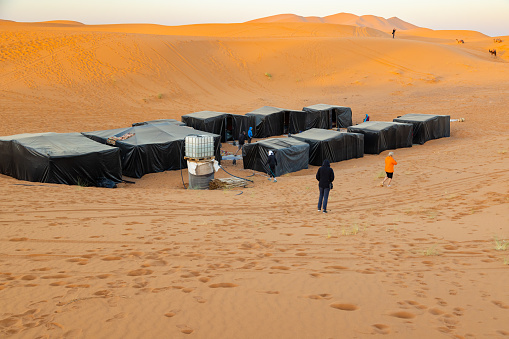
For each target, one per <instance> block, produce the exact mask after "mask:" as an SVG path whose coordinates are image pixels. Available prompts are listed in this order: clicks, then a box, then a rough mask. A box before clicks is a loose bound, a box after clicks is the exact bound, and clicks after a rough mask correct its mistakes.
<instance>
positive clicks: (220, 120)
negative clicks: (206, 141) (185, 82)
mask: <svg viewBox="0 0 509 339" xmlns="http://www.w3.org/2000/svg"><path fill="white" fill-rule="evenodd" d="M249 121H250V120H249V118H248V117H246V116H244V115H238V114H230V113H222V112H212V111H201V112H194V113H190V114H186V115H183V116H182V122H183V123H184V124H186V125H187V126H189V127H192V128H194V129H197V130H199V131H204V132H209V133H213V134H218V135H220V136H221V141H222V142H226V141H228V140H235V139H238V136H239V134H240V133H241V132H242V131H246V133H247V131H248V129H249V126H252V125H253V124H249Z"/></svg>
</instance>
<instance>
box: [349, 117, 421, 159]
mask: <svg viewBox="0 0 509 339" xmlns="http://www.w3.org/2000/svg"><path fill="white" fill-rule="evenodd" d="M412 128H413V127H412V124H404V123H399V122H385V121H366V122H363V123H362V124H359V125H355V126H350V127H348V129H347V131H348V132H353V133H362V134H364V153H365V154H380V153H381V152H383V151H385V150H387V149H395V148H401V147H412Z"/></svg>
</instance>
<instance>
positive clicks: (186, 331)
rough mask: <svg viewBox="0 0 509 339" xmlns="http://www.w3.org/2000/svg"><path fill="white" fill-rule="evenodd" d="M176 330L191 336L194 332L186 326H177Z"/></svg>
mask: <svg viewBox="0 0 509 339" xmlns="http://www.w3.org/2000/svg"><path fill="white" fill-rule="evenodd" d="M177 328H179V329H180V332H182V333H184V334H191V333H193V332H194V330H193V329H192V328H190V327H189V326H187V325H177Z"/></svg>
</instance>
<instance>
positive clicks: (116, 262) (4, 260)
mask: <svg viewBox="0 0 509 339" xmlns="http://www.w3.org/2000/svg"><path fill="white" fill-rule="evenodd" d="M286 17H287V19H288V20H285V17H284V16H283V17H279V18H276V19H274V18H272V19H267V20H261V21H258V22H257V21H255V22H248V23H242V24H210V25H191V26H179V27H166V26H158V25H149V24H143V25H142V24H138V25H134V24H132V25H129V24H126V25H104V26H88V25H83V24H81V23H78V22H72V21H54V22H45V23H18V22H11V21H0V44H1V45H2V47H1V49H0V91H1V95H0V119H1V123H0V135H2V136H5V135H13V134H18V133H35V132H79V131H94V130H101V129H110V128H119V127H125V126H130V125H131V123H133V122H138V121H146V120H152V119H161V118H173V119H180V116H181V115H184V114H188V113H192V112H196V111H201V110H211V111H221V112H231V113H237V114H245V113H247V112H250V111H252V110H254V109H257V108H259V107H262V106H275V107H282V108H289V109H297V110H299V109H302V107H304V106H309V105H313V104H318V103H325V104H332V105H343V106H349V107H351V108H352V110H353V114H354V116H353V120H354V123H359V122H361V121H362V119H363V117H364V114H366V113H367V114H369V115H370V117H371V120H379V121H392V119H393V118H395V117H397V116H400V115H403V114H406V113H430V114H447V115H450V116H451V118H453V119H454V118H456V119H457V118H464V119H465V121H464V122H452V123H451V137H450V138H443V139H438V140H432V141H428V142H427V143H425V144H424V145H414V146H413V147H411V148H405V149H397V150H395V151H394V152H395V158H396V160H397V161H398V165H397V166H396V171H395V176H394V181H393V185H392V187H391V188H381V187H379V183H380V181H381V179H380V178H379V176H380V173H381V172H382V171H383V162H384V158H385V156H387V153H388V151H386V152H383V153H381V154H380V155H365V156H364V157H363V158H360V159H355V160H348V161H343V162H339V163H334V164H332V168H333V169H334V171H335V173H336V180H335V186H334V189H333V191H332V192H331V195H330V199H329V209H330V212H329V213H328V214H322V213H318V212H317V210H316V202H317V198H318V189H317V182H316V180H315V173H316V170H317V167H314V166H310V168H309V169H307V170H303V171H300V172H297V173H291V174H287V175H284V176H282V177H281V178H278V182H277V183H273V182H269V181H268V180H267V178H266V177H265V176H264V174H263V173H258V172H256V173H255V174H254V175H253V172H252V171H249V170H243V169H242V165H241V164H237V166H233V165H232V163H231V161H225V162H224V163H223V165H224V167H225V169H227V170H228V171H229V172H231V173H233V174H235V175H237V176H241V177H249V178H250V179H252V180H253V183H252V184H250V185H249V186H248V187H246V188H239V189H232V190H224V191H220V190H215V191H193V190H184V189H183V185H182V179H181V173H180V172H179V171H172V172H164V173H155V174H149V175H146V176H144V177H143V178H141V179H137V180H134V181H135V182H136V183H135V184H120V185H119V188H117V189H100V188H92V187H79V186H66V185H52V184H41V183H31V182H25V181H19V180H16V179H13V178H10V177H7V176H2V175H0V192H1V193H2V194H1V195H0V229H1V236H0V244H1V246H0V337H9V338H11V337H12V338H190V337H194V338H371V337H378V336H381V337H382V336H385V337H390V338H497V337H508V336H509V321H507V319H509V289H508V286H509V246H507V249H506V250H503V249H500V250H497V249H496V248H495V247H496V241H495V239H498V240H499V241H502V240H504V239H505V240H509V171H508V169H509V133H508V131H509V122H508V121H509V120H508V109H509V101H508V96H509V53H508V48H509V47H508V46H509V36H501V37H497V38H500V39H501V40H502V43H495V42H494V41H493V38H494V37H489V36H486V35H484V34H481V33H479V32H473V31H459V30H458V31H435V30H431V29H427V28H420V27H415V26H413V25H410V24H409V25H410V26H405V27H406V28H408V29H400V30H398V31H397V33H396V38H395V39H392V35H391V34H390V33H391V32H390V31H384V30H379V29H376V28H373V27H374V26H373V27H369V25H367V24H366V22H368V23H369V22H370V20H372V21H373V22H375V21H376V20H375V19H376V17H372V16H367V17H363V18H362V20H361V21H359V20H360V18H352V17H345V16H344V15H343V19H344V20H346V19H348V20H350V21H349V23H350V25H348V24H346V25H345V24H338V23H337V22H335V23H334V22H333V23H331V22H330V20H329V21H327V20H325V21H324V20H318V19H309V20H305V18H304V19H299V18H297V19H298V20H296V19H295V16H291V15H290V16H286ZM322 19H323V18H322ZM336 19H338V18H336ZM396 19H397V18H396ZM338 20H339V19H338ZM398 20H399V19H398ZM360 23H362V24H360ZM392 23H393V24H394V23H395V21H394V20H393V21H392ZM403 23H404V22H403ZM405 27H403V28H405ZM508 33H509V32H508ZM456 39H462V40H464V42H465V43H464V44H458V43H457V42H456ZM492 48H496V49H497V57H496V58H495V57H493V56H490V54H489V53H488V49H492ZM223 148H224V149H225V150H230V151H231V150H234V149H235V147H234V146H232V145H229V144H223ZM0 161H1V159H0ZM187 175H188V174H187V172H186V171H185V170H184V171H183V173H182V177H183V179H184V181H185V182H187V181H188V180H187ZM228 176H229V175H228V174H226V173H224V172H223V171H220V172H218V173H216V177H228ZM501 247H503V246H501Z"/></svg>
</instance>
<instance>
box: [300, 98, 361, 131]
mask: <svg viewBox="0 0 509 339" xmlns="http://www.w3.org/2000/svg"><path fill="white" fill-rule="evenodd" d="M302 110H303V111H305V112H314V113H315V114H320V120H321V121H323V120H327V121H328V125H327V126H324V125H323V123H322V125H321V126H320V127H319V128H325V129H329V128H340V127H341V128H347V127H348V126H352V109H351V108H350V107H344V106H334V105H326V104H317V105H312V106H308V107H304V108H303V109H302ZM316 127H318V126H316Z"/></svg>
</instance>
